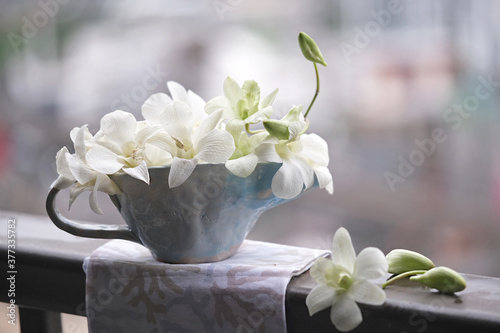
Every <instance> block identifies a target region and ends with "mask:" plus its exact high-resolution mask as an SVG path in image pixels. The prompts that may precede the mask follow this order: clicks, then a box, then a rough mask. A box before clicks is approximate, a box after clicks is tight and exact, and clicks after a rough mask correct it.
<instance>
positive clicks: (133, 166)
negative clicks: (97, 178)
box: [85, 111, 175, 184]
mask: <svg viewBox="0 0 500 333" xmlns="http://www.w3.org/2000/svg"><path fill="white" fill-rule="evenodd" d="M94 142H95V143H96V144H95V145H94V146H93V147H92V148H90V149H89V150H88V152H87V154H86V156H85V158H86V162H87V165H88V166H89V167H90V168H92V169H93V170H95V171H97V172H100V173H103V174H108V175H112V174H115V173H117V172H118V171H123V172H125V173H127V174H129V175H130V176H132V177H134V178H137V179H139V180H142V181H143V182H145V183H148V184H149V172H148V166H152V165H153V163H152V162H151V161H150V160H148V156H147V153H146V149H147V144H150V145H153V146H156V147H158V148H160V149H163V150H164V151H165V153H167V152H169V153H171V152H172V151H174V149H175V142H174V141H173V140H172V139H171V138H170V136H168V135H167V134H166V133H163V130H162V128H161V127H160V126H151V125H150V124H149V123H148V122H147V121H142V122H137V121H136V119H135V117H134V115H133V114H131V113H128V112H124V111H114V112H111V113H109V114H107V115H105V116H104V117H103V118H102V119H101V128H100V130H99V132H97V133H96V135H95V137H94Z"/></svg>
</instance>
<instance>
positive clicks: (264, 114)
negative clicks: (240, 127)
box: [245, 106, 273, 124]
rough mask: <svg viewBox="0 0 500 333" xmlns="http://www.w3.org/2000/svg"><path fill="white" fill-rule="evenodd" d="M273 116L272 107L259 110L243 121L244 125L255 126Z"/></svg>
mask: <svg viewBox="0 0 500 333" xmlns="http://www.w3.org/2000/svg"><path fill="white" fill-rule="evenodd" d="M272 114H273V108H272V106H268V107H266V108H264V109H262V110H259V111H257V112H255V113H254V114H252V115H251V116H249V117H247V118H246V119H245V124H256V123H258V122H260V121H263V120H268V119H269V118H270V117H271V115H272Z"/></svg>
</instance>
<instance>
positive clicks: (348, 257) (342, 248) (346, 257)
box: [332, 227, 356, 272]
mask: <svg viewBox="0 0 500 333" xmlns="http://www.w3.org/2000/svg"><path fill="white" fill-rule="evenodd" d="M355 260H356V252H354V247H353V246H352V241H351V236H350V235H349V232H348V231H347V230H346V229H345V228H342V227H341V228H339V229H338V230H337V232H335V235H334V236H333V243H332V261H333V262H334V263H335V264H336V265H341V266H343V267H344V268H346V269H347V270H349V271H350V272H352V271H353V270H354V261H355Z"/></svg>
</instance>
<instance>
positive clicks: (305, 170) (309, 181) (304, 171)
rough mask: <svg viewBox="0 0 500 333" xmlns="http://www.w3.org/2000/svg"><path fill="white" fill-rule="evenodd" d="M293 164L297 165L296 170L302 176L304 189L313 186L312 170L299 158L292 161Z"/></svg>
mask: <svg viewBox="0 0 500 333" xmlns="http://www.w3.org/2000/svg"><path fill="white" fill-rule="evenodd" d="M293 163H295V164H296V165H297V168H298V169H299V170H300V174H301V175H302V182H303V183H304V185H305V188H306V189H308V188H310V187H311V186H312V185H313V184H314V171H313V169H312V168H311V167H310V166H309V165H308V164H307V162H306V161H304V160H303V159H301V158H295V159H293Z"/></svg>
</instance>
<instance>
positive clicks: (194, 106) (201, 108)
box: [188, 90, 207, 125]
mask: <svg viewBox="0 0 500 333" xmlns="http://www.w3.org/2000/svg"><path fill="white" fill-rule="evenodd" d="M188 101H189V105H190V106H191V110H192V111H193V114H194V116H195V121H196V123H197V124H198V125H199V124H200V123H201V122H202V121H204V120H205V118H207V113H206V112H205V101H204V100H203V98H201V97H200V96H198V95H197V94H195V93H194V92H192V91H191V90H189V91H188Z"/></svg>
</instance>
